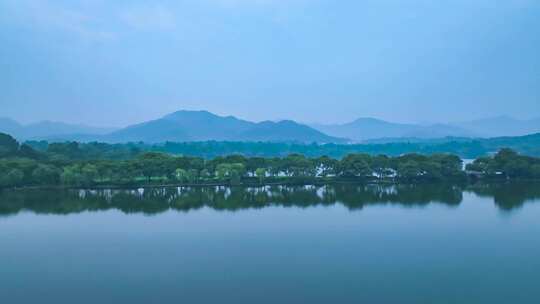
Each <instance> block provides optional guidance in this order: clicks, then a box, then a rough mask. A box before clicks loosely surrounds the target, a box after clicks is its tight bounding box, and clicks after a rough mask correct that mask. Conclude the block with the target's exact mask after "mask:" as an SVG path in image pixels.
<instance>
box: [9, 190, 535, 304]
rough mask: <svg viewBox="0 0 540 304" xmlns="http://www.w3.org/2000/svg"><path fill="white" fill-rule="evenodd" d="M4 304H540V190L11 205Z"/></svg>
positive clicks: (168, 194)
mask: <svg viewBox="0 0 540 304" xmlns="http://www.w3.org/2000/svg"><path fill="white" fill-rule="evenodd" d="M0 242H1V249H0V295H1V299H2V303H538V301H539V299H540V288H538V282H539V281H540V184H538V183H505V184H477V185H473V186H458V185H446V184H440V185H439V184H432V185H415V186H414V185H399V186H388V185H387V186H383V185H335V186H322V187H321V186H317V187H316V186H302V187H285V186H272V187H259V188H228V187H211V188H154V189H132V190H9V191H7V190H6V191H3V192H0Z"/></svg>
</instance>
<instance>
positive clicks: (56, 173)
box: [32, 164, 60, 185]
mask: <svg viewBox="0 0 540 304" xmlns="http://www.w3.org/2000/svg"><path fill="white" fill-rule="evenodd" d="M32 179H33V180H34V182H35V183H36V184H40V185H56V184H58V183H59V182H60V170H59V169H58V168H56V167H54V166H51V165H44V164H39V165H38V166H37V168H35V169H34V171H32Z"/></svg>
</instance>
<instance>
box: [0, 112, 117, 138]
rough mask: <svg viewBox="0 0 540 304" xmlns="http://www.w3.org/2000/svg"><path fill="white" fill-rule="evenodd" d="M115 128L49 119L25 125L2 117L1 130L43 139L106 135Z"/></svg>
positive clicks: (19, 136)
mask: <svg viewBox="0 0 540 304" xmlns="http://www.w3.org/2000/svg"><path fill="white" fill-rule="evenodd" d="M115 130H116V129H115V128H105V127H91V126H85V125H79V124H67V123H63V122H54V121H47V120H44V121H40V122H37V123H32V124H27V125H23V124H21V123H19V122H17V121H15V120H13V119H10V118H5V117H0V132H4V133H8V134H10V135H12V136H15V137H17V138H19V139H42V138H47V137H51V136H65V135H73V134H95V135H104V134H108V133H111V132H113V131H115Z"/></svg>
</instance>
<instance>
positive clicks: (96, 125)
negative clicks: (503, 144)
mask: <svg viewBox="0 0 540 304" xmlns="http://www.w3.org/2000/svg"><path fill="white" fill-rule="evenodd" d="M178 111H187V112H199V111H206V112H210V111H208V110H202V109H194V110H185V109H182V110H178ZM174 112H177V111H174ZM174 112H171V113H166V114H164V115H160V116H157V117H151V118H149V119H148V120H145V121H135V122H133V123H130V124H126V125H111V124H109V125H107V124H104V125H98V124H86V123H82V122H77V121H75V122H70V121H63V120H52V119H38V120H33V121H20V120H18V119H15V118H13V117H9V116H0V119H10V120H13V121H15V122H17V123H19V124H21V125H23V126H27V125H32V124H37V123H43V122H49V123H65V124H69V125H78V126H85V127H96V128H113V129H120V128H125V127H128V126H130V125H136V124H139V123H145V122H148V121H152V120H157V119H160V118H163V117H164V116H166V115H168V114H172V113H174ZM210 113H211V114H214V115H217V116H220V117H228V116H232V117H235V118H237V119H241V120H246V121H251V122H255V123H259V122H264V121H274V122H278V121H284V120H293V121H296V122H298V123H301V124H305V125H342V124H347V123H351V122H354V121H355V120H358V119H376V120H380V121H385V122H388V123H397V124H411V125H435V124H448V125H457V124H460V123H465V122H469V121H478V120H484V119H495V118H502V117H505V118H510V119H516V120H520V121H527V120H533V119H535V120H536V119H540V115H538V116H531V117H530V118H519V117H514V116H510V115H505V114H503V115H496V116H487V117H479V118H477V119H471V120H462V121H391V120H385V119H382V118H378V117H365V116H364V117H361V116H359V117H357V118H355V119H352V120H348V121H336V122H328V123H326V122H318V121H300V120H298V121H297V120H294V119H291V118H277V119H262V120H250V119H248V118H242V117H238V116H235V115H230V114H220V113H213V112H210Z"/></svg>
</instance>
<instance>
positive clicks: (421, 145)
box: [26, 134, 540, 159]
mask: <svg viewBox="0 0 540 304" xmlns="http://www.w3.org/2000/svg"><path fill="white" fill-rule="evenodd" d="M26 144H27V145H29V146H31V147H33V148H34V149H36V150H38V151H42V152H47V153H54V154H56V155H57V156H64V157H67V158H70V159H98V158H99V159H128V158H131V157H133V156H134V155H136V154H138V153H141V152H144V151H159V152H164V153H167V154H175V155H188V156H198V157H202V158H205V159H212V158H215V157H218V156H226V155H232V154H241V155H244V156H250V157H252V156H259V157H285V156H287V155H289V154H302V155H305V156H307V157H320V156H325V155H326V156H329V157H332V158H342V157H344V156H345V155H347V154H351V153H367V154H371V155H379V154H384V155H389V156H399V155H403V154H406V153H419V154H435V153H450V154H455V155H458V156H460V157H462V158H477V157H480V156H485V155H488V154H490V153H494V152H496V151H498V150H500V149H501V148H504V147H508V148H512V149H513V150H515V151H517V152H519V153H521V154H524V155H530V156H540V134H533V135H527V136H519V137H499V138H491V139H468V138H445V139H438V140H417V141H415V140H410V141H402V142H391V143H371V144H354V145H352V144H351V145H346V144H324V145H319V144H300V143H276V142H226V141H204V142H180V143H172V142H166V143H163V144H158V145H148V144H144V143H128V144H104V143H95V142H93V143H79V144H77V145H75V144H73V143H54V144H50V145H49V144H48V143H47V142H45V141H39V142H37V141H30V142H27V143H26Z"/></svg>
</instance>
